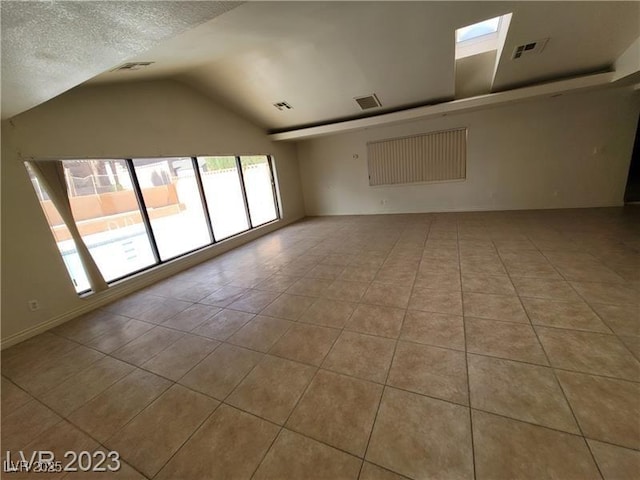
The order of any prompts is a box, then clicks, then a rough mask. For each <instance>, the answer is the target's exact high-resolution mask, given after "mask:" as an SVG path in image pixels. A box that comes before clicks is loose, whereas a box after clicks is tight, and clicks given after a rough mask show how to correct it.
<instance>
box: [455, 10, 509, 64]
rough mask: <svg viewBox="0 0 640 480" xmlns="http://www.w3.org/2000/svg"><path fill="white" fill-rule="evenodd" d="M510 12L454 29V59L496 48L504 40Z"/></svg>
mask: <svg viewBox="0 0 640 480" xmlns="http://www.w3.org/2000/svg"><path fill="white" fill-rule="evenodd" d="M510 19H511V14H510V13H507V14H505V15H500V16H499V17H493V18H488V19H486V20H482V21H481V22H476V23H473V24H471V25H466V26H464V27H460V28H458V29H457V30H456V59H460V58H465V57H470V56H471V55H478V54H480V53H485V52H489V51H491V50H498V46H499V45H500V40H501V39H502V41H503V42H504V39H505V37H506V31H507V29H508V28H509V21H510Z"/></svg>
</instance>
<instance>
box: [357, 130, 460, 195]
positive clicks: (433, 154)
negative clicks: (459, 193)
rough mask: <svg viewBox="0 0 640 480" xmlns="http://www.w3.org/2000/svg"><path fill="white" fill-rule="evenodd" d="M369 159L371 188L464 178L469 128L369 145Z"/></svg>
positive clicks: (382, 141)
mask: <svg viewBox="0 0 640 480" xmlns="http://www.w3.org/2000/svg"><path fill="white" fill-rule="evenodd" d="M367 156H368V166H369V185H371V186H375V185H395V184H403V183H419V182H439V181H446V180H460V179H464V178H465V176H466V166H467V165H466V164H467V129H466V128H460V129H455V130H446V131H442V132H433V133H427V134H423V135H415V136H412V137H403V138H392V139H388V140H381V141H377V142H369V143H367Z"/></svg>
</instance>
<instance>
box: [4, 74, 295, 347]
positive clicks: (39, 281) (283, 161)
mask: <svg viewBox="0 0 640 480" xmlns="http://www.w3.org/2000/svg"><path fill="white" fill-rule="evenodd" d="M199 154H208V155H225V154H272V155H274V157H275V161H276V165H275V168H276V172H277V179H278V185H279V190H280V196H281V208H282V213H283V222H282V223H287V222H290V221H293V220H296V219H298V218H300V217H302V216H304V206H303V202H302V193H301V190H300V180H299V171H298V162H297V157H296V150H295V146H294V145H292V144H286V143H273V142H271V141H270V140H269V139H268V137H267V136H266V135H265V133H264V132H263V131H262V130H261V129H259V128H257V127H255V126H254V125H252V124H250V123H249V122H247V121H245V120H244V119H242V118H240V117H238V116H236V115H234V114H232V113H230V112H229V111H227V110H225V109H223V108H222V107H220V106H218V105H216V104H214V103H212V102H211V101H210V100H209V99H208V98H206V97H204V96H203V95H201V94H199V93H197V92H195V91H194V90H192V89H191V88H189V87H187V86H184V85H182V84H180V83H176V82H172V81H158V82H141V83H134V84H128V85H124V84H123V85H113V86H100V87H90V88H82V89H76V90H72V91H70V92H68V93H66V94H64V95H62V96H60V97H57V98H55V99H53V100H51V101H49V102H47V103H45V104H43V105H41V106H39V107H37V108H35V109H32V110H30V111H28V112H26V113H24V114H21V115H19V116H17V117H14V118H13V119H12V120H11V122H3V124H2V332H1V334H2V345H3V346H7V345H9V344H11V343H15V342H16V341H19V340H22V339H24V338H27V337H28V336H30V335H33V334H36V333H38V332H40V331H42V330H44V329H46V328H50V327H51V326H53V325H55V324H57V323H61V322H62V321H64V320H66V319H68V318H71V317H73V316H75V315H77V314H79V313H82V312H84V311H87V310H90V309H92V308H95V307H96V306H98V305H100V304H103V303H105V302H107V301H109V300H110V299H113V298H115V297H118V296H122V295H123V294H125V293H127V292H129V291H131V290H133V289H136V288H140V287H142V286H144V285H145V284H148V283H150V282H151V281H154V280H157V279H159V278H162V277H164V276H167V275H169V274H171V273H174V272H175V271H178V270H179V269H182V268H185V266H188V265H191V264H195V263H197V262H199V261H202V260H203V259H205V258H208V257H210V256H211V255H212V254H214V253H219V252H221V251H223V250H225V249H228V248H230V247H232V246H236V245H238V244H239V243H240V242H241V241H242V239H237V240H231V241H229V242H224V243H223V244H220V245H219V246H217V247H212V248H211V249H209V251H203V252H200V253H198V254H195V255H193V256H192V257H189V258H187V259H183V260H178V261H177V262H175V263H174V264H169V265H166V266H163V267H160V268H159V269H157V270H156V271H155V272H153V273H147V274H145V275H142V276H139V277H135V278H133V279H130V280H128V281H125V282H123V283H122V284H120V285H118V286H116V287H112V288H111V289H109V291H108V292H104V293H101V294H98V295H92V296H90V297H89V298H85V299H80V298H78V296H77V295H76V293H75V291H74V289H73V286H72V285H71V282H70V281H68V280H67V279H68V275H67V272H66V269H65V267H64V264H63V262H62V259H61V257H60V255H59V253H58V250H57V247H56V244H55V242H54V240H53V236H52V235H51V232H50V230H49V227H48V225H47V222H46V219H45V217H44V214H43V213H42V210H41V208H40V205H39V204H38V201H37V199H36V196H35V194H34V192H33V188H32V186H31V183H30V181H29V177H28V175H27V173H26V170H25V168H24V166H23V164H22V160H28V159H29V158H30V157H35V158H52V159H57V158H82V157H94V158H126V157H144V156H149V157H152V156H171V155H182V156H184V155H199ZM270 229H273V227H270V228H266V229H263V230H262V232H254V233H251V234H248V236H247V237H248V238H253V237H255V236H257V235H259V234H261V233H264V231H268V230H270ZM30 299H37V300H39V302H40V305H41V309H40V310H39V311H36V312H31V311H29V309H28V306H27V302H28V300H30Z"/></svg>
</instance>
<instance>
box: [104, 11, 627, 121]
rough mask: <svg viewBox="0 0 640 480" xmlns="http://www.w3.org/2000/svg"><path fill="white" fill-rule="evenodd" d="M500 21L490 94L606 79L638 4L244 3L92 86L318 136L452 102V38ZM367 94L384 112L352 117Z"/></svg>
mask: <svg viewBox="0 0 640 480" xmlns="http://www.w3.org/2000/svg"><path fill="white" fill-rule="evenodd" d="M510 12H512V13H513V17H512V20H511V25H510V28H509V31H508V34H507V38H506V43H505V48H504V51H503V55H502V57H501V58H500V59H499V64H498V68H497V73H496V76H495V82H494V83H493V91H501V90H504V89H508V88H511V87H513V86H519V85H524V84H532V83H535V82H537V81H539V80H549V79H554V78H563V77H567V76H571V75H575V74H578V73H584V72H592V71H596V70H599V69H602V68H606V67H608V66H609V65H611V64H612V63H613V62H614V61H615V59H616V58H617V56H619V55H620V54H621V53H622V52H623V51H624V49H625V48H626V47H628V46H629V44H631V42H633V40H635V38H637V37H638V35H639V34H640V21H639V15H640V3H639V2H519V1H518V2H248V3H245V4H243V5H241V6H240V7H238V8H236V9H234V10H232V11H230V12H228V13H226V14H225V15H222V16H220V17H218V18H216V19H215V20H213V21H211V22H208V23H205V24H202V25H201V26H199V27H196V28H194V29H191V30H189V31H186V32H185V33H183V34H181V35H177V36H175V37H173V38H171V39H168V40H167V41H165V42H161V43H160V44H158V45H157V47H155V48H153V49H151V50H150V51H148V52H146V53H145V54H144V55H142V56H139V57H138V59H139V60H152V61H156V62H157V63H156V64H154V65H153V66H152V67H150V68H149V69H147V70H143V71H140V72H132V73H129V72H128V73H123V72H114V73H106V74H104V75H101V76H99V77H97V78H96V79H94V80H92V83H99V82H114V81H127V80H130V79H132V78H140V79H142V78H158V77H163V76H174V77H177V78H179V79H181V80H182V81H184V82H186V83H188V84H190V85H191V86H194V87H195V88H197V89H199V90H201V91H202V92H204V93H205V94H207V95H209V96H211V97H212V98H214V99H215V100H217V101H219V102H222V103H224V104H226V105H227V106H229V107H231V108H232V109H234V110H236V111H238V112H239V113H241V114H243V115H245V116H246V117H248V118H250V119H251V120H252V121H254V122H255V123H257V124H259V125H262V126H263V127H265V128H267V129H270V130H272V131H277V130H283V129H290V128H295V127H300V126H305V125H314V124H321V123H326V122H329V121H335V120H340V119H349V118H355V117H358V116H362V115H365V114H372V113H381V112H384V111H389V110H396V109H401V108H406V107H409V106H415V105H423V104H429V103H437V102H439V101H442V100H448V99H452V98H454V97H459V95H456V93H457V92H455V87H456V75H458V74H464V70H463V69H459V70H460V72H458V74H457V73H456V67H455V60H454V33H455V30H456V29H457V28H460V27H462V26H465V25H469V24H472V23H475V22H478V21H481V20H484V19H487V18H491V17H494V16H497V15H502V14H505V13H510ZM544 37H551V40H550V41H549V43H548V44H547V47H546V49H545V51H544V52H543V53H542V54H541V55H540V56H538V57H531V58H527V59H524V58H523V59H522V60H520V61H518V62H515V61H513V60H511V54H512V52H513V49H514V47H515V46H516V45H519V44H521V43H527V42H529V41H532V40H537V39H539V38H544ZM472 73H473V72H471V73H470V74H472ZM458 80H460V79H458ZM488 80H489V81H490V80H492V79H491V78H490V79H488ZM483 82H485V84H486V85H487V90H486V92H485V93H489V87H490V83H486V81H485V80H483ZM458 84H459V85H460V84H461V83H460V81H458ZM468 91H471V90H468ZM371 93H376V94H377V95H378V97H379V98H380V100H381V102H382V105H383V108H382V109H376V110H375V111H373V110H372V111H367V112H362V111H361V110H360V109H359V107H358V106H357V104H356V103H355V101H354V100H353V97H356V96H362V95H368V94H371ZM458 93H459V92H458ZM280 101H287V102H288V103H289V104H291V105H292V106H293V109H292V110H286V111H278V110H277V109H276V108H274V107H273V103H275V102H280Z"/></svg>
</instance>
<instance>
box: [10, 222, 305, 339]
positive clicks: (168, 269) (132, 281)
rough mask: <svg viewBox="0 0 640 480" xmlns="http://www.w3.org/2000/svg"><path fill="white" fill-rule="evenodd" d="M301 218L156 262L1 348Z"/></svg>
mask: <svg viewBox="0 0 640 480" xmlns="http://www.w3.org/2000/svg"><path fill="white" fill-rule="evenodd" d="M302 218H304V217H303V216H302V217H299V218H293V219H290V220H280V221H278V222H275V223H270V224H268V225H264V226H263V227H258V228H256V229H255V230H250V231H248V232H246V233H244V234H241V235H238V236H237V237H234V238H231V239H229V240H228V241H222V242H220V243H216V244H214V245H211V246H210V247H207V248H204V249H202V250H199V251H197V252H194V253H192V254H190V255H186V256H184V257H181V258H178V259H176V260H173V261H171V262H168V263H165V264H163V265H159V266H158V267H155V268H152V269H151V270H147V271H145V272H142V273H139V274H137V275H134V276H132V277H130V278H127V279H124V280H122V281H120V282H118V283H116V284H113V285H112V286H111V287H110V288H109V289H107V290H105V291H104V292H100V293H97V294H92V295H88V296H87V297H85V298H83V301H86V303H85V304H84V305H82V306H80V307H78V308H74V309H72V310H69V311H67V312H64V313H62V314H60V315H56V316H54V317H53V318H50V319H49V320H45V321H44V322H40V323H38V324H37V325H34V326H32V327H29V328H27V329H25V330H22V331H20V332H17V333H14V334H13V335H10V336H8V337H7V338H3V339H2V341H1V342H0V350H4V349H5V348H9V347H11V346H12V345H15V344H17V343H20V342H23V341H25V340H28V339H29V338H31V337H35V336H36V335H39V334H40V333H44V332H46V331H47V330H50V329H52V328H54V327H57V326H58V325H62V324H63V323H65V322H68V321H69V320H73V319H74V318H76V317H79V316H80V315H83V314H85V313H88V312H90V311H92V310H95V309H96V308H100V307H102V306H103V305H106V304H108V303H111V302H113V301H115V300H118V299H119V298H122V297H126V296H127V295H129V294H131V293H133V292H136V291H137V290H140V289H142V288H145V287H148V286H149V285H152V284H154V283H156V282H158V281H160V280H163V279H165V278H168V277H170V276H172V275H175V274H176V273H179V272H181V271H183V270H186V269H188V268H191V267H193V266H195V265H198V264H200V263H202V262H205V261H207V260H210V259H212V258H214V257H217V256H218V255H222V254H223V253H225V252H227V251H229V250H232V249H234V248H236V247H239V246H241V245H244V244H245V243H248V242H250V241H252V240H255V239H257V238H260V237H262V236H264V235H266V234H268V233H271V232H274V231H276V230H279V229H281V228H282V227H285V226H287V225H289V224H291V223H294V222H297V221H299V220H301V219H302Z"/></svg>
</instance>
